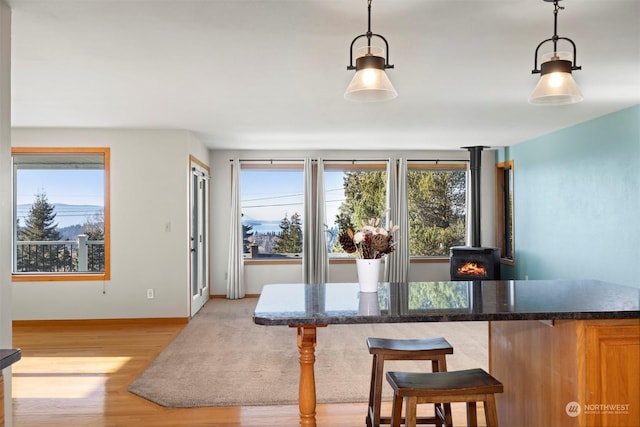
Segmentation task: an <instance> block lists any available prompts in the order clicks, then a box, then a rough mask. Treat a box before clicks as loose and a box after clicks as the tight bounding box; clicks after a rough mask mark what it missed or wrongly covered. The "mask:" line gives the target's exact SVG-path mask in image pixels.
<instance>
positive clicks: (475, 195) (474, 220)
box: [463, 146, 487, 248]
mask: <svg viewBox="0 0 640 427" xmlns="http://www.w3.org/2000/svg"><path fill="white" fill-rule="evenodd" d="M463 148H466V149H467V150H469V170H470V171H471V231H470V234H471V247H474V248H479V247H481V244H480V165H481V163H482V150H483V149H484V148H487V147H483V146H475V147H463Z"/></svg>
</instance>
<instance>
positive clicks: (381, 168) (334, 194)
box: [324, 162, 387, 258]
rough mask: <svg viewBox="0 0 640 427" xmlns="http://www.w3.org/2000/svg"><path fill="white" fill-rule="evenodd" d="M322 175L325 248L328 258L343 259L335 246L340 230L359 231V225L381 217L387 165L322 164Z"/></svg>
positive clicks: (384, 206)
mask: <svg viewBox="0 0 640 427" xmlns="http://www.w3.org/2000/svg"><path fill="white" fill-rule="evenodd" d="M324 172H325V173H324V186H325V204H326V222H327V233H328V234H327V247H328V250H329V254H331V256H332V257H336V258H337V257H343V256H346V255H347V254H345V253H344V250H343V249H342V247H341V246H340V243H339V242H338V234H339V232H340V230H341V229H346V228H347V227H351V228H352V229H353V230H356V229H359V228H360V227H361V225H362V222H363V221H365V222H367V221H368V220H369V219H370V218H380V217H381V214H383V213H384V210H385V208H386V206H387V163H386V162H384V163H378V164H372V163H367V164H358V163H355V164H354V163H353V162H349V163H348V164H341V163H338V162H335V163H333V162H325V165H324ZM349 258H353V256H351V255H350V256H349Z"/></svg>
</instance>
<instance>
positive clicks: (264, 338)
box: [129, 298, 487, 407]
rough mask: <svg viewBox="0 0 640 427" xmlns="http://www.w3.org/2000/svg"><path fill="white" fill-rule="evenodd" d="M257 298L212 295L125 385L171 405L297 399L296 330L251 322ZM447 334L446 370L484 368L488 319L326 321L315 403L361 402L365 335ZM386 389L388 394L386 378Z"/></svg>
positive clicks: (416, 366)
mask: <svg viewBox="0 0 640 427" xmlns="http://www.w3.org/2000/svg"><path fill="white" fill-rule="evenodd" d="M256 303H257V300H256V299H254V298H246V299H243V300H235V301H231V300H223V299H213V300H210V301H209V302H208V303H207V304H206V305H205V306H204V308H203V309H202V310H201V311H200V313H198V314H197V315H196V316H195V317H194V318H193V319H192V321H191V322H190V323H189V324H188V325H187V326H186V327H185V329H184V330H183V331H182V332H181V333H180V334H179V335H178V336H177V337H176V338H175V339H174V340H173V341H172V342H171V343H170V344H169V345H168V346H167V348H165V349H164V350H163V351H162V353H161V354H160V355H159V356H158V357H157V358H156V360H154V361H153V363H151V365H149V367H148V368H147V369H146V370H145V371H144V372H143V373H142V374H141V375H140V376H139V377H138V378H137V379H136V380H135V381H134V382H133V383H132V384H131V386H130V387H129V391H130V392H132V393H135V394H137V395H139V396H141V397H144V398H146V399H148V400H151V401H153V402H156V403H158V404H160V405H163V406H168V407H200V406H250V405H280V404H296V403H297V399H298V374H299V370H298V348H297V346H296V330H295V329H292V328H289V327H287V326H260V325H256V324H254V323H253V320H252V314H253V310H254V308H255V305H256ZM369 336H377V337H385V338H421V337H433V336H444V337H445V338H447V340H449V342H450V343H451V344H452V345H453V347H454V354H453V355H452V356H449V358H448V361H447V363H448V368H449V370H454V369H465V368H473V367H481V368H484V369H486V368H487V323H486V322H441V323H404V324H370V325H330V326H329V327H326V328H320V329H318V337H317V341H318V344H317V347H316V365H315V374H316V375H315V376H316V389H317V400H318V402H319V403H340V402H366V401H367V400H368V393H369V376H370V373H371V356H370V355H369V352H368V351H367V345H366V338H367V337H369ZM385 366H388V367H389V368H392V369H395V370H405V371H415V370H429V369H430V363H429V362H393V361H392V362H388V363H387V364H385ZM385 388H386V390H385V392H384V394H383V396H384V397H385V398H386V399H389V397H390V389H389V387H388V386H386V387H385Z"/></svg>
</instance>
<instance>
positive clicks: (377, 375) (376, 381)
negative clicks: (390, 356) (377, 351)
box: [371, 355, 384, 427]
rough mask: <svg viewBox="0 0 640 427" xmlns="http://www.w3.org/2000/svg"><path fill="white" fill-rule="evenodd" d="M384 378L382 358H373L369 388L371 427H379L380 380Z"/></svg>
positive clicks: (376, 356)
mask: <svg viewBox="0 0 640 427" xmlns="http://www.w3.org/2000/svg"><path fill="white" fill-rule="evenodd" d="M383 377H384V357H381V356H380V355H374V356H373V367H372V370H371V388H372V394H371V395H372V396H373V397H372V398H373V427H380V408H381V407H382V378H383Z"/></svg>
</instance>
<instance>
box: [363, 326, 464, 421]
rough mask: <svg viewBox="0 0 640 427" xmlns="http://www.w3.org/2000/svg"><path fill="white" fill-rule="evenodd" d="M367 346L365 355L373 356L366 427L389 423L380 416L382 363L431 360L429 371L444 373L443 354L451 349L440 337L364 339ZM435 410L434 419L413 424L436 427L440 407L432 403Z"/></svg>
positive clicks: (450, 352) (388, 418) (428, 418)
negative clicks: (433, 426)
mask: <svg viewBox="0 0 640 427" xmlns="http://www.w3.org/2000/svg"><path fill="white" fill-rule="evenodd" d="M367 347H369V353H370V354H372V355H373V363H372V365H371V386H370V388H369V408H368V410H367V426H368V427H379V426H380V424H389V423H390V422H391V417H381V416H380V406H381V404H382V378H383V376H384V361H385V360H431V370H432V371H433V372H445V371H446V370H447V360H446V355H447V354H453V347H452V346H451V344H449V342H448V341H447V340H446V339H444V338H442V337H438V338H427V339H387V338H368V339H367ZM435 411H436V414H435V416H433V417H424V418H419V419H418V420H417V422H418V423H419V424H435V425H437V426H440V425H441V423H440V420H441V419H442V418H443V417H444V414H443V408H442V407H441V406H440V405H439V404H436V405H435ZM438 412H440V416H438ZM444 413H445V414H446V413H449V414H450V413H451V405H449V404H446V405H445V407H444ZM449 416H450V415H449Z"/></svg>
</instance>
